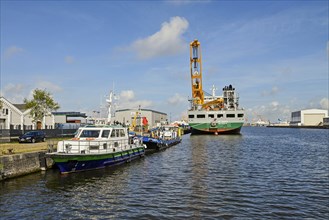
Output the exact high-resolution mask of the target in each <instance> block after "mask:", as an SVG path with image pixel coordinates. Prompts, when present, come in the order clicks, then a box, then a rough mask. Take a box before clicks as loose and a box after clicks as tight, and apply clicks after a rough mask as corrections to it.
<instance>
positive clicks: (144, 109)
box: [116, 108, 167, 115]
mask: <svg viewBox="0 0 329 220" xmlns="http://www.w3.org/2000/svg"><path fill="white" fill-rule="evenodd" d="M140 110H141V111H148V112H154V113H158V114H162V115H167V113H163V112H159V111H154V110H152V109H146V108H141V109H140ZM125 111H132V112H136V111H137V109H129V108H127V109H120V110H116V112H125Z"/></svg>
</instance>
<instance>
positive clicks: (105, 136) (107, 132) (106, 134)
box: [102, 130, 110, 138]
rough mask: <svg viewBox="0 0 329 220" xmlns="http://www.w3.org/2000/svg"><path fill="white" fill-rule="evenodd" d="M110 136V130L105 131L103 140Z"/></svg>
mask: <svg viewBox="0 0 329 220" xmlns="http://www.w3.org/2000/svg"><path fill="white" fill-rule="evenodd" d="M109 134H110V130H104V131H103V132H102V138H108V137H109Z"/></svg>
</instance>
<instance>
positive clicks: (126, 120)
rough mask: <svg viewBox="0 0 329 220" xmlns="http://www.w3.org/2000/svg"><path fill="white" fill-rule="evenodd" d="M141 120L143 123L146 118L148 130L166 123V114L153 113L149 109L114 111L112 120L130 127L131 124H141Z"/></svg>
mask: <svg viewBox="0 0 329 220" xmlns="http://www.w3.org/2000/svg"><path fill="white" fill-rule="evenodd" d="M143 118H144V121H145V118H146V120H147V122H148V127H149V128H153V127H155V126H159V125H160V124H161V123H162V124H164V123H167V114H166V113H163V112H159V111H154V110H151V109H139V110H136V109H122V110H116V111H115V117H114V120H115V121H117V122H119V123H122V124H126V125H131V124H133V123H136V124H142V123H143V121H142V120H143ZM134 121H135V122H134Z"/></svg>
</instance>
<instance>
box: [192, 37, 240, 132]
mask: <svg viewBox="0 0 329 220" xmlns="http://www.w3.org/2000/svg"><path fill="white" fill-rule="evenodd" d="M190 72H191V86H192V99H191V100H190V102H191V107H190V109H189V110H188V123H189V125H190V126H191V128H192V133H215V134H219V133H239V132H240V129H241V127H242V125H243V123H244V110H243V109H242V108H240V107H239V97H238V94H237V93H236V90H235V88H234V87H233V86H232V85H229V86H225V87H224V88H223V95H222V96H216V94H215V91H216V88H215V86H213V87H212V94H211V95H205V92H204V91H203V89H202V59H201V47H200V42H199V41H198V40H194V41H192V42H191V43H190Z"/></svg>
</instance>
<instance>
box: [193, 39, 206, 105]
mask: <svg viewBox="0 0 329 220" xmlns="http://www.w3.org/2000/svg"><path fill="white" fill-rule="evenodd" d="M190 71H191V83H192V102H193V104H195V105H202V104H203V103H204V94H203V90H202V60H201V47H200V42H199V41H198V40H194V41H192V42H191V43H190Z"/></svg>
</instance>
